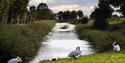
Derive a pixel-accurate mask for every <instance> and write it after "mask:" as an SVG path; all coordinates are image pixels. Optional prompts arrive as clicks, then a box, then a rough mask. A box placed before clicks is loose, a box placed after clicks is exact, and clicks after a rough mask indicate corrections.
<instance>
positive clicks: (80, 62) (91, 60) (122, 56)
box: [40, 51, 125, 63]
mask: <svg viewBox="0 0 125 63" xmlns="http://www.w3.org/2000/svg"><path fill="white" fill-rule="evenodd" d="M40 63H125V51H120V52H115V51H108V52H103V53H98V54H92V55H87V56H80V57H78V58H77V59H76V60H75V59H73V58H65V59H60V60H57V61H41V62H40Z"/></svg>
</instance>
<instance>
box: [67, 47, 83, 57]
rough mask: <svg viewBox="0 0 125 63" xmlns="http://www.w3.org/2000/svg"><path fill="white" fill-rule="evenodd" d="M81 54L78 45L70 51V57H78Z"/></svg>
mask: <svg viewBox="0 0 125 63" xmlns="http://www.w3.org/2000/svg"><path fill="white" fill-rule="evenodd" d="M80 54H81V51H80V47H77V48H76V50H74V51H72V52H70V53H69V55H68V56H69V57H73V58H75V59H76V57H77V56H79V55H80Z"/></svg>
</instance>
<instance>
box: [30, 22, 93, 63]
mask: <svg viewBox="0 0 125 63" xmlns="http://www.w3.org/2000/svg"><path fill="white" fill-rule="evenodd" d="M74 28H75V25H72V24H68V23H57V24H56V25H55V27H54V28H53V30H52V32H50V33H49V35H47V40H46V41H44V42H41V48H40V49H39V51H38V53H37V55H36V56H35V58H34V59H33V60H31V61H30V63H39V61H42V60H49V59H52V58H65V57H67V55H68V54H69V53H70V52H71V51H72V50H75V48H76V47H78V46H79V47H80V48H81V51H82V53H81V55H89V54H93V53H94V51H93V50H92V49H91V48H90V47H91V45H89V42H87V41H84V40H79V39H78V36H77V34H75V29H74Z"/></svg>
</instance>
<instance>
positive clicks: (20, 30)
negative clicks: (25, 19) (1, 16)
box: [0, 21, 54, 63]
mask: <svg viewBox="0 0 125 63" xmlns="http://www.w3.org/2000/svg"><path fill="white" fill-rule="evenodd" d="M53 26H54V22H45V21H44V22H39V23H30V24H22V25H3V24H1V25H0V63H6V61H7V60H8V59H10V58H13V57H16V56H20V57H21V58H23V60H27V59H31V58H33V57H34V56H35V55H36V53H37V50H38V48H39V47H40V43H41V42H42V41H43V40H44V39H43V38H44V37H45V36H46V35H47V34H48V32H50V31H51V29H52V28H53Z"/></svg>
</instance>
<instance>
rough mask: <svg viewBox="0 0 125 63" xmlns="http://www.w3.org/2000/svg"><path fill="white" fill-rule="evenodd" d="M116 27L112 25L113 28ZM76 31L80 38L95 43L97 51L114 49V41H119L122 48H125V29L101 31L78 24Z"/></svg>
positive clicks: (94, 46)
mask: <svg viewBox="0 0 125 63" xmlns="http://www.w3.org/2000/svg"><path fill="white" fill-rule="evenodd" d="M113 27H115V25H114V26H112V28H113ZM76 31H77V34H78V36H79V38H80V39H82V40H87V41H89V42H90V44H92V45H93V48H94V49H95V50H96V51H97V52H103V51H108V50H110V49H112V43H113V41H114V40H115V41H117V42H118V43H119V45H120V46H121V48H122V49H123V48H125V47H124V45H125V34H124V33H125V32H124V31H125V29H119V30H118V29H114V30H113V31H108V30H107V31H100V30H94V29H92V28H90V26H89V27H88V26H83V25H82V24H78V25H77V26H76Z"/></svg>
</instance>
